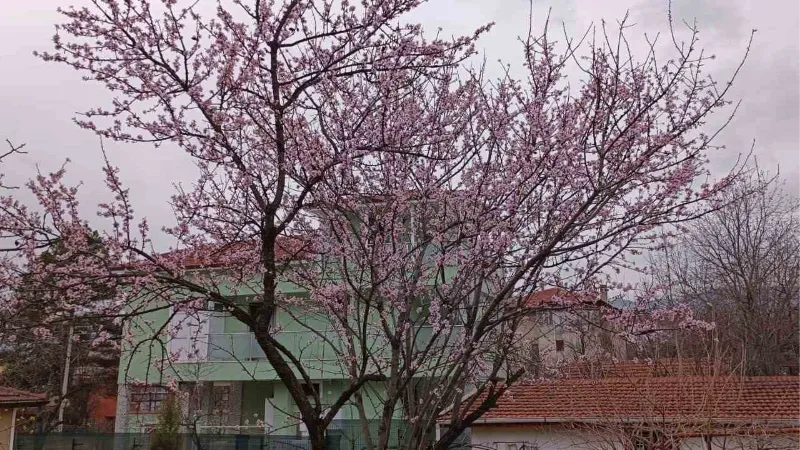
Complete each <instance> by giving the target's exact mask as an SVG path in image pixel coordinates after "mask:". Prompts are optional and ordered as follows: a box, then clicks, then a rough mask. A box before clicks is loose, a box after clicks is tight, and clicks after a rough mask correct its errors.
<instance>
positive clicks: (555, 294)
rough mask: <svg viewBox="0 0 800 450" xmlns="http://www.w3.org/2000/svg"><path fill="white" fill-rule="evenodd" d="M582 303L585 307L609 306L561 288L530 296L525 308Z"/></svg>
mask: <svg viewBox="0 0 800 450" xmlns="http://www.w3.org/2000/svg"><path fill="white" fill-rule="evenodd" d="M577 303H582V304H585V305H594V306H609V305H608V303H607V302H605V301H603V300H601V299H598V298H593V297H587V296H585V295H581V294H580V293H578V292H572V291H568V290H566V289H561V288H547V289H542V290H541V291H537V292H534V293H532V294H530V295H528V296H527V297H526V298H525V300H524V304H525V306H527V307H529V308H536V307H547V306H553V307H555V306H562V305H564V304H567V305H568V304H577Z"/></svg>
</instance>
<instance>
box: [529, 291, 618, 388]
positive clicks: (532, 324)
mask: <svg viewBox="0 0 800 450" xmlns="http://www.w3.org/2000/svg"><path fill="white" fill-rule="evenodd" d="M524 306H526V307H527V308H529V309H530V310H531V313H529V314H528V315H527V316H526V317H524V318H523V319H522V321H521V322H520V325H519V329H518V332H517V334H518V335H519V339H518V342H519V348H518V349H517V352H516V353H517V356H518V358H519V359H520V360H521V361H520V362H521V363H522V364H523V365H525V366H526V368H527V369H528V372H529V373H530V374H531V375H533V376H534V377H538V376H541V375H542V370H541V369H542V368H553V367H555V366H558V365H560V364H561V363H568V362H571V361H575V360H578V359H580V358H581V357H583V356H590V355H592V356H605V357H607V358H617V359H626V357H627V344H626V342H625V341H624V340H623V339H621V338H619V337H617V336H615V334H614V333H613V331H612V330H611V324H610V323H609V321H607V320H606V318H605V317H604V315H605V314H606V313H608V312H610V311H612V310H613V309H614V307H613V306H611V305H610V304H609V303H608V299H607V298H606V292H605V291H603V292H602V294H601V295H600V297H599V298H597V297H591V296H589V297H587V296H582V295H580V294H578V293H573V292H570V291H566V290H563V289H559V288H550V289H544V290H542V291H538V292H535V293H533V294H531V295H529V296H528V297H526V298H525V299H524ZM599 353H602V355H600V354H599Z"/></svg>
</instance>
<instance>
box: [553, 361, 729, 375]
mask: <svg viewBox="0 0 800 450" xmlns="http://www.w3.org/2000/svg"><path fill="white" fill-rule="evenodd" d="M727 372H728V371H727V368H726V367H723V366H722V365H721V364H717V365H715V364H713V362H711V361H707V360H702V359H688V358H683V359H677V358H665V359H658V360H654V361H650V362H644V361H617V362H609V361H598V362H575V363H572V364H569V365H567V366H566V367H564V368H563V369H561V375H562V377H563V378H646V377H669V376H673V377H674V376H691V375H712V374H714V373H717V374H720V373H727Z"/></svg>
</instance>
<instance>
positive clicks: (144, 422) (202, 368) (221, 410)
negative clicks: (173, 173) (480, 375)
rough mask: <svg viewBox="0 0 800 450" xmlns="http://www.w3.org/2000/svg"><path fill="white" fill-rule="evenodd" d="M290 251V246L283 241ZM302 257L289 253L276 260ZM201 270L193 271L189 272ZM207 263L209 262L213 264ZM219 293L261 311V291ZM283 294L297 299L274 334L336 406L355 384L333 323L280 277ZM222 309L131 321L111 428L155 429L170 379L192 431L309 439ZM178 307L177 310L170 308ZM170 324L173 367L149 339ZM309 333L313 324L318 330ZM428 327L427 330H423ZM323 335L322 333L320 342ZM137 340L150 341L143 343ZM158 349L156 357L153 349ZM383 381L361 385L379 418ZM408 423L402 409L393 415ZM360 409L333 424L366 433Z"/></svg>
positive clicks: (265, 366)
mask: <svg viewBox="0 0 800 450" xmlns="http://www.w3.org/2000/svg"><path fill="white" fill-rule="evenodd" d="M285 247H287V248H290V247H291V245H290V244H287V245H286V246H285ZM292 254H296V251H294V252H293V251H290V249H287V250H286V252H285V253H284V254H281V255H278V256H277V257H278V259H281V258H286V257H288V256H289V255H292ZM185 257H186V258H187V260H186V262H185V264H186V265H187V266H189V267H190V270H197V271H198V272H202V271H208V270H220V271H222V270H223V269H224V268H219V267H217V268H214V266H213V258H205V259H202V260H198V261H195V259H196V257H195V256H194V255H185ZM192 267H196V269H192ZM209 267H210V268H209ZM220 290H221V291H222V292H223V295H230V297H229V298H232V299H235V300H236V301H238V302H240V304H241V305H242V307H245V308H246V307H249V308H258V307H260V303H259V300H258V299H259V297H258V293H257V292H253V291H250V292H251V294H248V293H247V290H246V288H244V287H242V286H227V285H225V284H224V283H221V285H220ZM278 291H279V292H280V294H281V295H282V296H283V297H284V298H293V299H294V300H293V301H287V302H285V303H284V304H282V305H280V308H279V310H278V311H277V314H276V315H275V316H274V317H273V319H274V323H273V324H272V329H273V330H275V337H276V339H277V340H278V341H279V342H280V343H281V344H282V345H283V346H285V347H286V348H288V349H289V350H291V351H292V353H293V354H294V355H298V357H299V358H300V359H302V360H303V361H304V364H305V365H306V367H308V368H310V369H309V373H310V375H311V377H312V379H313V381H312V383H311V384H307V385H304V389H306V390H307V392H308V393H309V395H311V394H312V390H313V391H316V392H318V393H319V395H320V397H321V400H322V402H323V404H332V403H333V402H334V401H335V399H336V398H338V397H339V395H340V393H341V392H342V391H344V390H345V389H346V387H347V386H348V384H349V380H348V379H347V377H346V375H345V374H344V373H343V369H342V364H341V359H340V358H339V356H338V355H339V353H337V352H336V351H334V349H333V348H332V345H342V342H341V340H340V338H339V337H338V334H337V333H336V332H335V331H334V330H333V328H332V324H331V323H330V320H329V319H328V318H327V317H325V316H324V315H323V314H308V313H307V312H306V310H305V309H301V308H300V306H299V305H298V303H300V301H301V300H302V298H304V297H307V295H308V293H307V292H305V291H304V290H302V289H300V288H298V287H297V286H296V285H294V284H291V283H288V282H285V281H281V282H279V284H278ZM218 306H219V305H214V304H213V303H210V302H209V303H208V304H207V305H206V307H205V309H206V310H207V311H206V312H201V313H200V316H201V317H199V318H196V317H188V316H187V315H186V314H184V313H182V312H175V311H172V310H171V309H170V308H164V309H161V310H157V311H152V312H150V313H148V314H146V315H143V316H140V317H137V318H135V319H134V320H132V321H131V322H130V323H127V324H126V330H125V332H126V333H130V334H132V335H133V336H134V340H136V341H137V342H138V343H137V344H136V346H135V348H136V352H135V353H132V351H131V348H132V347H131V346H130V345H128V344H125V345H123V355H122V358H121V360H120V366H119V375H118V380H117V382H118V395H117V398H118V401H117V411H116V424H115V431H116V432H119V433H123V432H127V433H140V432H146V431H148V430H150V429H151V428H152V426H153V424H154V423H155V422H156V419H157V417H156V414H157V412H158V410H159V408H160V406H161V404H162V402H163V401H164V400H165V399H166V398H167V397H168V395H170V393H169V390H168V389H167V384H168V383H169V382H170V381H171V378H173V379H176V380H177V381H178V382H179V384H178V389H179V391H181V393H182V394H183V395H182V397H181V399H182V412H183V415H184V417H186V418H188V420H187V421H186V422H185V425H186V426H187V427H189V428H188V429H187V431H196V432H198V433H201V434H208V433H220V434H252V435H255V434H264V433H265V432H266V433H268V434H273V435H280V436H295V437H297V438H302V437H304V436H306V430H305V427H304V425H303V424H302V423H301V422H300V420H299V413H298V410H297V406H296V405H295V403H294V401H293V400H292V398H291V395H290V394H289V392H288V390H287V389H286V388H285V387H284V385H283V383H282V382H281V381H280V379H279V377H278V376H277V374H276V373H275V370H274V369H273V368H272V367H271V366H270V364H269V363H268V362H267V360H266V357H265V355H264V353H263V351H262V349H261V348H260V346H259V345H258V343H257V342H256V340H255V337H254V335H253V333H251V332H250V330H249V329H248V327H247V326H246V325H245V324H244V323H242V322H240V321H239V320H238V319H236V318H234V317H233V316H231V315H230V314H229V313H226V312H223V311H222V308H221V307H218ZM173 313H174V314H173ZM170 317H172V319H171V321H172V323H170V324H168V326H166V327H164V328H165V329H170V328H173V327H174V326H175V325H179V327H175V328H177V334H176V335H175V336H174V337H173V338H172V339H171V340H169V342H167V343H166V346H167V348H166V349H163V350H165V351H168V352H170V353H171V354H174V355H177V358H176V359H175V361H174V362H173V363H172V364H170V366H169V367H166V368H163V369H162V370H159V369H158V368H157V367H155V365H154V363H153V359H152V357H151V355H161V354H162V348H156V347H154V346H153V345H161V344H160V343H155V342H145V341H146V340H147V337H148V336H150V334H149V333H150V330H152V329H158V328H159V327H161V325H162V324H165V323H166V322H167V321H168V320H170ZM310 330H314V331H313V332H312V331H310ZM423 332H424V330H423ZM318 333H322V334H323V335H324V336H325V337H326V339H322V338H320V336H319V334H318ZM139 343H144V344H143V345H141V346H139V345H138V344H139ZM151 351H152V353H150V352H151ZM381 389H382V385H368V386H367V387H366V388H365V389H364V391H363V396H364V399H365V401H364V406H365V410H364V412H365V414H366V416H367V419H368V420H369V419H370V418H371V417H379V415H380V413H381V409H380V408H381V406H380V402H379V401H378V399H377V398H374V397H371V396H380V395H381V391H380V390H381ZM396 418H397V419H402V418H403V417H402V411H400V410H398V411H397V412H396ZM359 419H360V415H359V412H358V410H357V408H356V407H355V406H354V405H351V404H346V405H345V406H344V407H342V408H341V409H340V411H339V413H338V415H337V417H336V418H335V420H334V422H333V423H332V424H331V426H330V428H333V429H335V428H337V427H342V428H343V427H345V426H352V429H358V430H360V429H361V428H360V427H361V424H360V422H359Z"/></svg>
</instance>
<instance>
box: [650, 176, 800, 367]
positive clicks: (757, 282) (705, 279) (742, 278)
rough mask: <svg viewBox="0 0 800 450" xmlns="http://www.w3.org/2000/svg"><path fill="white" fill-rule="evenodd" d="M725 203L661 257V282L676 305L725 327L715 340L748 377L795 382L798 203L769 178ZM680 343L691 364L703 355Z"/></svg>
mask: <svg viewBox="0 0 800 450" xmlns="http://www.w3.org/2000/svg"><path fill="white" fill-rule="evenodd" d="M725 202H726V203H727V206H725V207H724V208H723V209H720V210H718V211H716V212H714V213H712V214H709V215H707V216H705V217H703V218H702V219H699V220H698V221H696V222H693V223H692V224H691V225H690V227H689V232H688V233H685V234H684V235H683V238H682V240H681V243H680V245H679V246H678V247H676V248H674V249H670V250H669V251H668V252H666V254H665V255H663V256H662V257H661V259H660V261H658V268H659V269H660V273H659V277H660V280H661V281H662V282H664V283H668V284H669V285H670V286H671V289H670V291H669V292H670V295H672V296H673V297H675V300H678V301H683V302H686V303H688V304H691V305H692V306H693V307H694V308H695V310H696V313H697V315H698V316H699V317H702V318H703V319H705V320H707V321H713V322H716V323H718V324H720V327H719V328H718V329H717V330H715V331H714V332H713V334H714V337H715V338H717V339H719V341H720V345H721V346H722V347H724V348H726V349H727V351H728V352H729V357H730V358H731V360H732V363H733V364H735V365H742V367H743V370H744V373H745V374H748V375H777V374H781V373H786V371H787V370H788V371H791V372H793V373H795V374H796V370H797V360H798V358H799V357H800V336H798V330H797V322H798V306H799V305H798V302H799V301H800V219H799V218H798V212H799V211H800V209H798V207H800V203H798V199H797V197H795V196H794V195H792V194H790V193H789V192H787V191H786V190H785V188H784V185H783V184H782V183H780V182H779V180H777V179H774V178H773V179H769V178H768V177H767V176H766V175H764V174H760V176H759V177H757V178H755V179H752V180H750V181H748V182H747V183H742V184H738V185H737V186H735V187H734V188H733V189H730V190H729V191H728V192H727V193H726V194H725ZM678 340H679V345H680V347H681V351H682V352H684V354H685V355H686V356H698V355H695V354H694V353H697V352H698V351H699V352H700V353H702V349H701V348H698V347H697V346H696V345H693V344H696V343H698V342H700V341H699V340H697V339H696V338H693V337H688V338H685V339H680V336H679V339H678ZM673 344H674V343H673ZM673 346H674V345H673Z"/></svg>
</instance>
